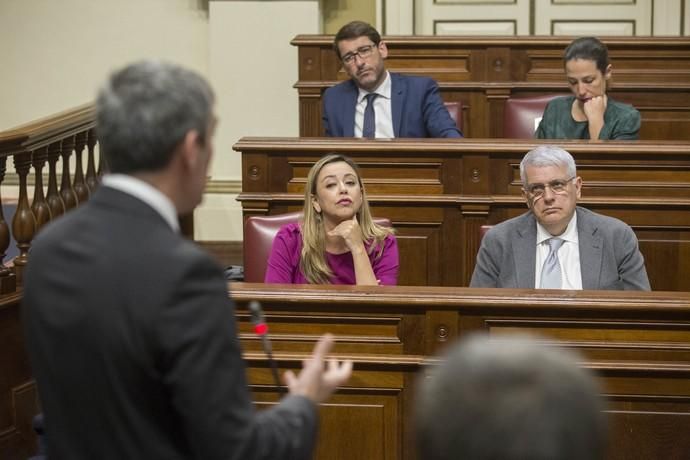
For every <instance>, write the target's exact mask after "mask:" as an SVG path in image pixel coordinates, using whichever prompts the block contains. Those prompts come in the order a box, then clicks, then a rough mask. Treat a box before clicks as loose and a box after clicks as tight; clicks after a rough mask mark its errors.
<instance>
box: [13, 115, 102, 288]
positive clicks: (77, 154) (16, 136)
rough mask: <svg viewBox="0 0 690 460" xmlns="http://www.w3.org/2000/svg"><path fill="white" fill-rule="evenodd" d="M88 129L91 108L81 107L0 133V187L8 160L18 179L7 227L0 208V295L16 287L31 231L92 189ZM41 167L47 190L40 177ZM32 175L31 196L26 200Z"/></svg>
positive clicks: (92, 139) (94, 175)
mask: <svg viewBox="0 0 690 460" xmlns="http://www.w3.org/2000/svg"><path fill="white" fill-rule="evenodd" d="M94 126H95V112H94V107H93V105H92V104H86V105H83V106H80V107H76V108H74V109H71V110H68V111H65V112H61V113H58V114H55V115H53V116H50V117H46V118H43V119H40V120H36V121H33V122H31V123H28V124H25V125H22V126H19V127H17V128H13V129H10V130H7V131H4V132H0V185H2V183H3V181H4V180H5V176H6V171H7V162H8V158H10V157H11V159H12V162H13V164H14V168H15V171H16V173H17V176H18V180H19V191H18V196H17V209H16V211H15V213H14V218H13V219H12V223H11V227H10V225H9V224H8V222H7V221H6V220H5V217H4V215H3V213H2V210H1V209H0V263H1V266H0V294H7V293H10V292H13V291H15V290H16V288H17V285H18V284H19V285H21V280H22V271H23V269H24V267H25V266H26V264H27V261H28V257H29V256H28V252H29V249H30V247H31V240H32V239H33V237H34V235H35V234H36V232H37V231H38V230H39V229H40V228H41V227H42V226H44V225H45V224H46V223H48V222H49V221H50V220H52V219H55V218H57V217H59V216H60V215H62V214H64V213H65V212H67V211H69V210H70V209H72V208H74V207H76V206H78V205H79V203H83V202H85V201H86V200H88V199H89V196H90V194H91V192H92V191H93V190H94V189H95V188H96V187H97V185H98V182H99V175H100V170H97V166H96V165H97V163H98V166H99V167H100V165H101V162H100V161H98V162H97V159H96V153H95V150H96V144H97V140H96V134H95V130H94ZM85 151H86V164H85V162H84V152H85ZM59 160H62V162H61V163H62V172H61V179H60V187H59V188H58V172H57V170H58V162H59ZM46 163H47V169H48V183H47V187H46V186H45V185H44V178H43V174H44V168H45V167H46ZM32 170H33V171H32ZM32 172H33V177H34V195H33V199H32V200H31V202H29V196H28V195H29V193H28V190H29V176H30V175H31V174H32ZM0 201H2V197H0ZM2 204H3V205H4V204H5V202H4V201H2ZM10 235H11V236H13V237H14V240H15V241H16V244H17V248H18V249H19V255H18V256H17V257H16V258H15V259H14V260H13V261H12V263H10V264H5V262H6V261H5V260H4V259H5V256H6V254H7V249H8V247H9V245H10ZM7 265H10V266H7Z"/></svg>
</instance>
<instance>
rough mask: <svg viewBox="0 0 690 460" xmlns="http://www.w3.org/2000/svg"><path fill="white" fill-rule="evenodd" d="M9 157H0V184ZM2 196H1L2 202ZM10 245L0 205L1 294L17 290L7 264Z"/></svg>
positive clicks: (15, 278)
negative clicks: (6, 257) (6, 258)
mask: <svg viewBox="0 0 690 460" xmlns="http://www.w3.org/2000/svg"><path fill="white" fill-rule="evenodd" d="M6 164H7V157H5V156H3V157H0V184H2V181H3V180H5V170H6ZM1 203H2V196H0V204H1ZM9 246H10V226H9V225H7V222H6V221H5V215H4V213H3V211H2V206H1V205H0V294H9V293H10V292H14V291H16V290H17V277H16V276H15V275H14V273H12V271H11V270H10V269H9V268H7V267H6V266H5V256H7V248H9Z"/></svg>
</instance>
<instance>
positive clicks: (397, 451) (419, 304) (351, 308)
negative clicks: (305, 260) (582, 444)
mask: <svg viewBox="0 0 690 460" xmlns="http://www.w3.org/2000/svg"><path fill="white" fill-rule="evenodd" d="M230 294H231V297H232V298H233V299H234V300H235V302H236V304H237V306H238V313H237V316H238V319H239V324H240V331H241V339H242V343H243V346H244V348H245V350H249V351H248V352H247V357H248V365H249V378H250V382H251V384H252V388H253V390H254V394H255V398H256V399H257V400H258V401H260V405H263V404H270V403H271V402H272V401H275V400H276V391H275V390H274V389H272V387H271V385H272V380H271V377H270V372H269V368H268V363H267V361H266V359H265V358H263V357H262V355H261V353H259V352H258V351H256V350H259V349H260V347H259V343H258V341H257V339H256V338H255V337H254V336H253V335H252V334H251V332H250V325H249V316H248V312H247V310H246V306H247V303H248V302H249V301H250V300H259V301H261V303H262V304H263V307H264V310H265V313H266V318H267V322H268V323H269V327H270V334H271V339H272V342H273V347H274V350H277V352H276V355H277V357H278V359H279V365H280V367H281V369H293V370H296V369H298V368H299V367H300V360H301V359H302V358H304V357H305V356H306V352H307V351H308V350H310V349H311V347H313V344H314V342H315V340H316V338H317V337H319V336H320V335H321V334H323V333H324V332H332V333H335V334H337V337H338V342H337V345H336V349H335V353H336V354H337V355H339V356H341V357H350V358H352V359H354V360H355V370H354V374H353V378H352V379H351V381H350V382H349V383H348V384H347V385H346V387H345V388H344V389H342V390H341V391H339V392H338V394H337V395H336V396H335V397H334V398H333V399H332V400H330V401H329V402H328V403H327V404H326V405H325V406H324V408H323V409H324V410H323V412H322V422H321V429H320V444H319V453H318V455H317V456H316V457H315V458H318V459H334V458H342V459H348V458H372V459H401V458H404V459H412V458H415V456H414V449H413V447H412V446H413V441H412V428H411V418H412V413H411V407H412V406H411V404H412V400H413V395H414V388H415V382H416V380H417V378H418V377H419V374H420V371H424V369H425V368H426V367H427V366H429V365H433V364H434V361H433V360H432V359H431V355H432V354H433V353H435V352H438V351H439V350H440V349H441V348H443V346H445V345H447V344H448V343H450V342H452V341H453V340H454V339H456V338H458V337H462V336H464V335H466V334H469V333H473V332H478V331H481V332H484V333H488V334H491V335H492V336H493V335H501V334H506V333H512V332H528V333H535V334H540V335H541V336H543V337H544V342H545V344H547V345H560V346H564V347H567V348H571V349H575V350H577V351H579V352H580V353H582V355H583V357H584V361H583V362H582V365H583V366H584V367H587V368H591V369H593V370H594V371H595V373H596V374H597V376H598V379H599V380H600V383H601V385H602V388H603V389H604V396H605V398H606V400H607V402H608V414H609V419H610V426H611V432H610V439H611V450H610V455H609V457H608V458H611V459H630V458H664V459H666V458H678V459H680V458H684V455H687V452H690V439H688V437H687V436H686V434H687V433H688V430H690V384H689V382H690V294H689V293H669V292H663V293H621V292H604V291H580V292H568V291H564V292H558V293H556V294H554V293H553V291H552V292H550V293H545V292H540V291H535V290H500V289H469V288H440V287H427V288H420V287H373V288H372V287H368V288H365V287H360V288H358V287H353V286H331V287H325V286H289V285H283V286H281V285H263V284H245V283H233V284H231V285H230Z"/></svg>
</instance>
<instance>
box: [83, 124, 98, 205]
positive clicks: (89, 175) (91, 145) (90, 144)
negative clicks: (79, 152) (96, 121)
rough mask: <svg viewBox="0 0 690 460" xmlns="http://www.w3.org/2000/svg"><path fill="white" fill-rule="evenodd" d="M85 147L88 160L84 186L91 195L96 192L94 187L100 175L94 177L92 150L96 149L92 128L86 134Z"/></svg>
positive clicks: (94, 134) (94, 164) (94, 162)
mask: <svg viewBox="0 0 690 460" xmlns="http://www.w3.org/2000/svg"><path fill="white" fill-rule="evenodd" d="M86 145H87V148H88V159H87V162H86V186H87V187H88V188H89V194H91V193H93V192H95V191H96V187H98V178H99V177H100V175H99V176H97V175H96V157H95V154H94V149H95V147H96V130H95V129H93V128H92V129H90V130H89V132H88V137H87V140H86ZM99 163H100V161H99ZM99 167H100V164H99Z"/></svg>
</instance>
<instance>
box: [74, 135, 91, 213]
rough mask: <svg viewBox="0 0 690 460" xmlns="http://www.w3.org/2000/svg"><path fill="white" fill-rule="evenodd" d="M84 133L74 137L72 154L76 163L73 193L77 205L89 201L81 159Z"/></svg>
mask: <svg viewBox="0 0 690 460" xmlns="http://www.w3.org/2000/svg"><path fill="white" fill-rule="evenodd" d="M86 136H87V133H86V131H83V132H81V133H77V135H76V136H74V152H75V154H76V162H75V167H74V184H73V187H74V193H75V194H76V195H77V201H78V202H79V203H85V202H87V201H88V200H89V187H87V186H86V182H85V181H84V167H83V165H82V163H83V162H82V157H83V154H84V147H86Z"/></svg>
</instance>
